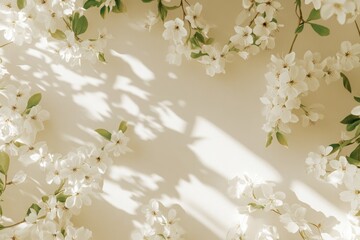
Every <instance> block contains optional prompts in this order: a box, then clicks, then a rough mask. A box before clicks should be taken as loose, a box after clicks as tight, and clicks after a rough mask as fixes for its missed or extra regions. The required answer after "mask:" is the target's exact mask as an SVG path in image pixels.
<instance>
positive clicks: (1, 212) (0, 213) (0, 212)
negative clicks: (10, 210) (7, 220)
mask: <svg viewBox="0 0 360 240" xmlns="http://www.w3.org/2000/svg"><path fill="white" fill-rule="evenodd" d="M2 215H3V210H2V207H1V205H0V217H1V216H2Z"/></svg>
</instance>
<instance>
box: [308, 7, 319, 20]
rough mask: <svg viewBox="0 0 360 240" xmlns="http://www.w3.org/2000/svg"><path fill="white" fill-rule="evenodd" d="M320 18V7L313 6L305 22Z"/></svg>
mask: <svg viewBox="0 0 360 240" xmlns="http://www.w3.org/2000/svg"><path fill="white" fill-rule="evenodd" d="M320 18H321V15H320V9H318V10H316V9H315V8H313V9H312V10H311V12H310V14H309V17H308V18H307V20H306V21H307V22H309V21H312V20H318V19H320Z"/></svg>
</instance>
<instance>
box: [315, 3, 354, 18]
mask: <svg viewBox="0 0 360 240" xmlns="http://www.w3.org/2000/svg"><path fill="white" fill-rule="evenodd" d="M354 10H355V4H354V2H352V1H348V0H326V1H325V2H324V5H323V6H322V7H321V10H320V13H321V17H322V18H323V19H324V20H327V19H329V18H330V17H331V16H333V15H336V16H337V20H338V22H339V23H340V24H344V23H345V20H346V14H348V13H349V14H351V13H352V12H353V11H354Z"/></svg>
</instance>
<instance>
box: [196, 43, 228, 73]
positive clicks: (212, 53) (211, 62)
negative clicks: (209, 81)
mask: <svg viewBox="0 0 360 240" xmlns="http://www.w3.org/2000/svg"><path fill="white" fill-rule="evenodd" d="M228 50H229V49H228V46H227V45H225V46H224V48H223V50H222V51H220V50H218V49H217V48H216V47H214V46H211V45H204V46H203V47H202V51H203V53H206V54H207V55H204V56H202V57H201V59H200V60H199V62H200V63H202V64H204V65H205V67H206V74H208V75H209V76H212V77H213V76H214V75H215V74H217V73H225V62H226V59H225V56H226V53H227V52H228Z"/></svg>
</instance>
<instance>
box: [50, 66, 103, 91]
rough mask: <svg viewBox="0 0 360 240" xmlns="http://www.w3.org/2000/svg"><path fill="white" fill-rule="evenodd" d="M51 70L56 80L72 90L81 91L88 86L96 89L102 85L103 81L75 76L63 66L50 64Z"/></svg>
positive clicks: (74, 73) (75, 74)
mask: <svg viewBox="0 0 360 240" xmlns="http://www.w3.org/2000/svg"><path fill="white" fill-rule="evenodd" d="M51 69H52V70H53V72H54V75H55V76H56V78H57V80H59V81H61V82H65V83H68V84H69V85H70V86H71V88H72V89H73V90H82V88H83V87H85V86H88V85H90V86H94V87H98V86H100V85H101V84H102V83H103V80H99V79H97V78H93V77H89V76H84V75H80V74H77V73H76V72H74V71H71V70H69V69H67V68H66V67H64V66H63V65H58V64H52V65H51Z"/></svg>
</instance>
